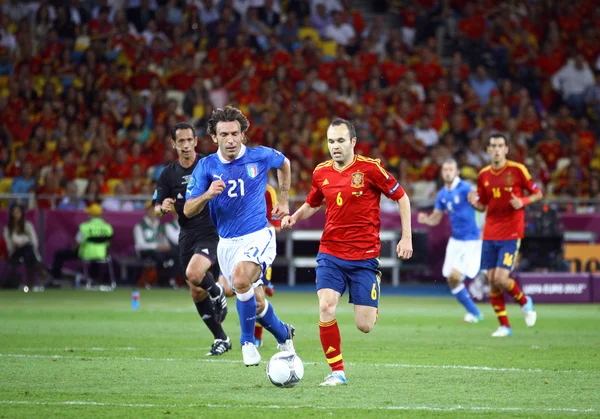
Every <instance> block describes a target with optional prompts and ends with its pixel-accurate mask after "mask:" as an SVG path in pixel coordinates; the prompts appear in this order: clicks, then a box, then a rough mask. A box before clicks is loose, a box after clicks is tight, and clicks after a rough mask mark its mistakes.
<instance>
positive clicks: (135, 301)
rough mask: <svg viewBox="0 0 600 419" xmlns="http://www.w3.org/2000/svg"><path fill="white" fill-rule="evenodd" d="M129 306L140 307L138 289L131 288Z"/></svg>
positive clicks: (135, 308)
mask: <svg viewBox="0 0 600 419" xmlns="http://www.w3.org/2000/svg"><path fill="white" fill-rule="evenodd" d="M131 308H132V309H134V310H138V309H139V308H140V292H139V291H138V290H133V292H132V293H131Z"/></svg>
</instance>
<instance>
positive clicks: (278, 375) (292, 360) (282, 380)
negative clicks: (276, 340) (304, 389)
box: [267, 352, 304, 387]
mask: <svg viewBox="0 0 600 419" xmlns="http://www.w3.org/2000/svg"><path fill="white" fill-rule="evenodd" d="M303 375H304V365H303V364H302V360H301V359H300V357H299V356H298V355H296V354H295V353H293V352H278V353H276V354H275V355H273V356H272V357H271V359H270V360H269V363H268V364H267V377H269V380H271V382H272V383H273V384H274V385H276V386H277V387H294V386H295V385H296V384H298V383H299V382H300V380H301V379H302V376H303Z"/></svg>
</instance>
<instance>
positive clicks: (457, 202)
mask: <svg viewBox="0 0 600 419" xmlns="http://www.w3.org/2000/svg"><path fill="white" fill-rule="evenodd" d="M454 203H455V204H460V197H459V196H458V195H455V196H454Z"/></svg>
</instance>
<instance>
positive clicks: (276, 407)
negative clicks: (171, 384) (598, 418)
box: [0, 400, 596, 413]
mask: <svg viewBox="0 0 600 419" xmlns="http://www.w3.org/2000/svg"><path fill="white" fill-rule="evenodd" d="M0 404H3V405H36V406H112V407H160V408H165V407H171V408H173V407H188V408H189V407H191V408H202V407H204V408H209V409H231V408H244V409H246V408H251V409H274V410H286V409H290V410H296V409H318V410H343V409H353V410H407V411H410V410H419V411H431V412H456V411H467V412H468V411H472V412H482V411H483V412H485V411H487V412H572V413H591V412H595V411H596V410H595V409H591V408H588V409H581V408H571V407H540V408H535V407H493V406H461V405H457V406H449V407H437V406H378V407H354V406H352V407H344V406H335V407H334V406H315V405H290V406H286V405H260V404H255V405H251V404H242V405H234V404H214V403H208V404H197V403H190V404H168V403H166V404H159V403H110V402H108V403H104V402H92V401H66V402H35V401H28V400H0Z"/></svg>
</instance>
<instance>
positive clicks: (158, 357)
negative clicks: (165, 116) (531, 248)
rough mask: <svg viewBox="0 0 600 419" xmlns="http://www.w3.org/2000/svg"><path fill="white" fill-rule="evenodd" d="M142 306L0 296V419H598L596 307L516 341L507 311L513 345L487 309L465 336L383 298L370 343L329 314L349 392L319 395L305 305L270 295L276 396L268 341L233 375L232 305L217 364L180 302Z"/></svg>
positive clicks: (512, 312)
mask: <svg viewBox="0 0 600 419" xmlns="http://www.w3.org/2000/svg"><path fill="white" fill-rule="evenodd" d="M140 301H141V310H140V311H138V312H134V311H132V310H131V297H130V291H128V290H127V289H119V290H117V291H115V292H110V293H103V292H85V291H74V290H59V291H54V290H51V291H46V292H44V293H39V294H32V293H29V294H24V293H23V292H17V291H8V292H1V293H0V417H1V418H20V417H30V418H44V419H46V418H54V417H60V418H64V417H77V418H89V417H120V418H126V417H144V418H149V417H190V418H228V417H232V418H240V417H243V418H254V417H256V418H265V417H285V418H300V417H302V418H305V417H345V418H348V417H350V418H365V417H399V416H402V417H460V418H464V417H485V418H490V417H501V418H507V417H534V418H538V417H539V418H546V417H571V416H583V417H600V306H598V305H577V306H575V305H538V306H537V311H538V324H537V325H536V326H535V328H527V327H526V326H525V324H524V321H523V318H522V315H521V312H520V310H519V309H518V307H517V306H515V305H513V304H511V305H509V307H508V311H509V316H510V319H511V321H512V326H513V333H514V336H513V337H511V338H504V339H499V338H491V337H490V334H491V332H492V331H493V330H495V329H496V327H497V321H496V319H495V317H494V315H493V312H492V310H491V307H489V306H488V305H481V308H482V309H483V312H484V314H485V316H486V320H485V321H484V322H483V323H481V324H475V325H471V324H464V323H461V322H460V319H461V318H462V315H463V310H462V309H461V307H460V306H459V305H458V303H457V302H456V301H455V300H453V299H451V298H416V297H414V298H413V297H398V296H386V295H385V290H384V295H383V297H382V300H381V307H380V318H379V321H378V324H377V326H376V327H375V330H374V331H373V332H372V333H370V334H368V335H365V334H362V333H360V332H359V331H358V330H357V329H356V328H355V326H354V322H353V317H352V306H350V305H348V304H346V303H345V302H344V303H343V304H342V305H341V306H340V309H339V311H338V321H339V323H340V329H341V332H342V348H343V356H344V361H345V364H346V372H347V376H348V385H347V386H343V387H335V388H321V387H319V386H318V384H319V383H320V382H321V381H322V379H323V378H324V377H325V376H326V375H327V374H328V372H329V368H328V366H327V363H326V362H325V359H324V356H323V353H322V350H321V346H320V342H319V330H318V305H317V299H316V295H315V294H308V293H307V294H303V293H285V292H278V293H276V294H275V296H274V297H273V299H272V301H273V304H274V307H275V309H276V312H277V313H278V315H279V316H280V318H282V319H283V320H284V321H286V322H290V323H292V324H294V325H295V326H296V330H297V338H296V342H295V345H296V350H297V352H298V354H299V355H300V357H301V358H302V360H303V361H304V363H305V375H304V379H303V380H302V382H301V383H300V384H299V385H298V386H297V387H295V388H291V389H281V388H276V387H274V386H273V385H271V384H270V382H269V381H268V379H267V377H266V374H265V366H266V361H267V360H268V359H269V357H270V356H271V355H273V354H274V353H275V352H276V347H275V341H274V339H273V338H272V337H271V336H270V335H268V332H265V346H264V347H263V348H261V354H262V357H263V362H262V363H261V365H260V366H259V367H256V368H254V367H253V368H246V367H244V366H243V364H242V361H241V351H240V347H239V343H238V339H239V324H238V321H237V314H236V312H235V302H234V300H232V299H230V300H229V302H230V304H229V307H230V313H229V316H228V318H227V321H226V322H225V329H226V331H227V332H228V333H229V335H230V337H231V338H232V340H233V341H234V349H233V351H230V352H228V353H227V354H225V355H224V356H222V357H220V358H207V357H206V356H205V354H206V352H207V351H208V348H209V346H210V344H211V343H212V339H211V338H210V336H209V333H208V331H207V329H206V328H205V326H204V325H203V324H202V323H201V321H200V318H199V317H198V315H197V314H196V312H195V309H194V306H193V305H192V302H191V299H190V296H189V294H188V293H187V292H184V291H180V292H175V291H170V290H150V291H145V290H142V291H141V300H140ZM344 301H346V299H345V298H344Z"/></svg>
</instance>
